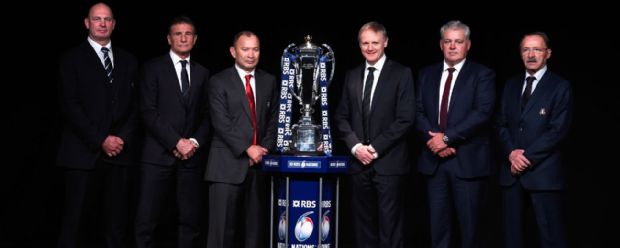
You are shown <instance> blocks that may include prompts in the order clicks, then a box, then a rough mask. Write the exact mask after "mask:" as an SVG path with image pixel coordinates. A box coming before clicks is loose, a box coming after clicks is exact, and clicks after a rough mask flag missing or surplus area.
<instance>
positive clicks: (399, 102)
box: [371, 68, 415, 154]
mask: <svg viewBox="0 0 620 248" xmlns="http://www.w3.org/2000/svg"><path fill="white" fill-rule="evenodd" d="M397 87H398V89H397V92H398V99H396V100H395V108H396V110H395V113H396V117H395V119H394V121H393V122H392V123H391V124H390V125H389V127H388V128H387V129H385V130H383V132H381V134H379V136H377V137H376V138H375V139H374V140H373V141H372V144H371V145H372V146H373V147H374V148H375V150H376V151H377V153H379V154H385V151H387V150H389V149H390V147H392V146H393V145H394V144H395V143H397V142H398V141H400V140H402V139H403V137H406V134H407V133H408V132H409V131H410V129H411V126H412V125H413V122H414V120H415V92H414V86H413V78H412V76H411V70H410V69H409V68H405V70H404V71H403V73H402V76H401V78H400V79H399V82H398V86H397Z"/></svg>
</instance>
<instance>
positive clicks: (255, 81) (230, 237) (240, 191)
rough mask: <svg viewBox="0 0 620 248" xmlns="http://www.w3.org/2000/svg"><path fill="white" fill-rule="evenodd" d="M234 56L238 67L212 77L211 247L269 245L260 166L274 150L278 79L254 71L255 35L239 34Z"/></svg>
mask: <svg viewBox="0 0 620 248" xmlns="http://www.w3.org/2000/svg"><path fill="white" fill-rule="evenodd" d="M230 54H231V55H232V57H233V58H234V59H235V65H234V66H232V67H229V68H227V69H225V70H224V71H222V72H220V73H218V74H216V75H214V76H213V77H212V78H211V82H210V84H211V85H210V89H209V105H210V106H209V108H210V113H211V117H212V120H213V123H212V124H213V128H214V136H213V141H212V144H211V151H210V153H209V162H208V163H207V172H206V175H205V178H206V180H207V181H209V183H210V184H209V234H208V245H207V247H210V248H211V247H213V248H222V247H237V246H238V245H239V243H244V244H245V247H258V248H260V247H266V246H267V232H266V231H267V230H268V225H267V223H268V222H267V220H266V218H264V217H265V216H264V215H265V213H266V212H267V211H266V209H267V208H266V206H267V201H266V200H267V199H266V192H267V188H266V185H267V183H266V181H265V176H264V175H263V174H262V172H261V171H260V165H261V164H260V162H261V161H262V159H263V156H264V155H266V154H267V153H268V152H269V150H270V149H273V147H274V146H275V131H276V130H275V129H276V126H277V123H276V122H277V116H276V114H277V112H276V110H277V105H276V103H277V102H276V101H277V99H278V98H277V96H278V95H277V90H278V88H277V81H276V78H275V77H274V76H273V75H271V74H269V73H267V72H264V71H262V70H258V69H256V65H257V64H258V59H259V56H260V41H259V40H258V37H257V36H256V34H254V33H252V32H250V31H242V32H240V33H238V34H237V35H236V36H235V38H234V43H233V46H231V47H230ZM241 209H245V211H244V212H243V213H242V212H240V211H241ZM241 223H243V225H239V224H241ZM241 228H245V230H241ZM242 233H245V237H242V236H240V235H239V234H242Z"/></svg>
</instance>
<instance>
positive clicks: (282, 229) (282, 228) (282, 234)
mask: <svg viewBox="0 0 620 248" xmlns="http://www.w3.org/2000/svg"><path fill="white" fill-rule="evenodd" d="M278 238H280V240H281V241H284V239H285V238H286V212H282V214H281V215H280V222H278Z"/></svg>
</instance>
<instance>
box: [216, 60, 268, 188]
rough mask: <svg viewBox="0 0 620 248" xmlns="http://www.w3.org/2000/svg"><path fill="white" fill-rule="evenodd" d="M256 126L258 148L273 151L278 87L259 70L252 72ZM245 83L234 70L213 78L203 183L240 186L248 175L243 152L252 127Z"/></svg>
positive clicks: (251, 136) (250, 138)
mask: <svg viewBox="0 0 620 248" xmlns="http://www.w3.org/2000/svg"><path fill="white" fill-rule="evenodd" d="M254 76H255V80H256V89H255V91H256V96H255V101H256V105H255V106H256V122H257V123H256V126H257V130H258V132H257V135H258V136H257V138H256V139H257V142H258V145H260V146H262V147H265V148H267V149H269V150H272V149H273V148H274V147H275V139H276V136H275V132H276V128H277V109H278V105H277V100H278V94H277V92H278V84H277V82H276V78H275V77H274V76H273V75H271V74H268V73H267V72H264V71H262V70H258V69H257V70H256V71H255V75H254ZM243 85H244V82H243V81H242V80H241V78H240V77H239V74H238V73H237V70H236V69H235V67H234V66H232V67H230V68H228V69H225V70H224V71H222V72H220V73H218V74H216V75H214V76H213V77H212V78H211V87H210V90H209V105H210V106H209V107H210V110H211V116H212V119H213V128H214V130H215V132H214V134H213V142H212V144H211V151H210V152H209V162H208V163H207V172H206V176H205V179H207V180H208V181H211V182H222V183H231V184H239V183H242V182H243V181H244V180H245V177H246V175H247V171H248V167H249V165H248V159H249V157H248V155H247V154H246V152H245V150H246V149H247V148H248V147H250V146H251V145H252V141H253V139H254V127H253V126H252V117H251V114H250V105H249V103H248V98H247V95H246V94H245V88H244V86H243Z"/></svg>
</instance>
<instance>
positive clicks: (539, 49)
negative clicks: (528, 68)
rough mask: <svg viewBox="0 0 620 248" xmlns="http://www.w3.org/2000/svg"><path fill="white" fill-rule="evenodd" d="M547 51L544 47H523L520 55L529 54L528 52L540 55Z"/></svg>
mask: <svg viewBox="0 0 620 248" xmlns="http://www.w3.org/2000/svg"><path fill="white" fill-rule="evenodd" d="M547 49H549V48H546V47H524V48H521V53H524V54H525V53H530V52H532V51H533V52H534V53H535V54H542V53H544V52H546V51H547Z"/></svg>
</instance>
